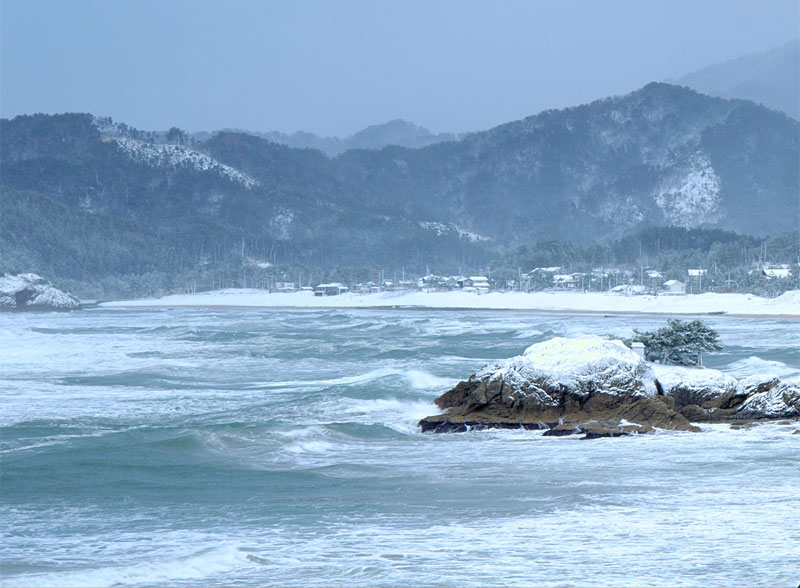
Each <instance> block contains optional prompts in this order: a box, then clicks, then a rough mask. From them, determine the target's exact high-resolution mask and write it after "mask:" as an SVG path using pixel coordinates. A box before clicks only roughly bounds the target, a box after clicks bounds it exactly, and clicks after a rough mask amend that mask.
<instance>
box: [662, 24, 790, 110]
mask: <svg viewBox="0 0 800 588" xmlns="http://www.w3.org/2000/svg"><path fill="white" fill-rule="evenodd" d="M673 83H675V84H679V85H681V86H688V87H690V88H694V89H695V90H698V91H699V92H703V93H704V94H709V95H711V96H720V97H722V98H743V99H745V100H752V101H753V102H758V103H760V104H763V105H764V106H767V107H769V108H772V109H775V110H780V111H782V112H785V113H786V114H788V115H789V116H791V117H794V118H795V119H800V40H798V39H795V40H794V41H791V42H789V43H786V44H785V45H781V46H780V47H776V48H775V49H772V50H770V51H766V52H764V53H754V54H750V55H744V56H741V57H738V58H736V59H731V60H730V61H726V62H725V63H718V64H714V65H709V66H708V67H704V68H703V69H700V70H698V71H696V72H693V73H690V74H687V75H685V76H683V77H682V78H679V79H678V80H676V81H674V82H673Z"/></svg>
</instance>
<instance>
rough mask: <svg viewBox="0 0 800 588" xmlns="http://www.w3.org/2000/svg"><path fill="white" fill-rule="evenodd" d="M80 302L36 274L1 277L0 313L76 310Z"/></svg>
mask: <svg viewBox="0 0 800 588" xmlns="http://www.w3.org/2000/svg"><path fill="white" fill-rule="evenodd" d="M80 306H81V303H80V301H79V300H78V299H77V298H75V296H73V295H72V294H68V293H66V292H62V291H61V290H59V289H57V288H54V287H53V286H52V285H51V284H50V282H48V281H47V280H45V279H44V278H42V277H41V276H38V275H36V274H18V275H3V276H0V311H23V310H76V309H78V308H80Z"/></svg>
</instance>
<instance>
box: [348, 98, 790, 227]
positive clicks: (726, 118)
mask: <svg viewBox="0 0 800 588" xmlns="http://www.w3.org/2000/svg"><path fill="white" fill-rule="evenodd" d="M799 129H800V125H798V123H797V122H796V121H794V120H792V119H790V118H789V117H787V116H786V115H783V114H781V113H777V112H774V111H770V110H768V109H766V108H764V107H761V106H757V105H755V104H753V103H750V102H746V101H739V100H733V101H728V100H720V99H717V98H711V97H708V96H703V95H701V94H698V93H696V92H694V91H692V90H689V89H688V88H680V87H676V86H670V85H668V84H655V83H653V84H649V85H648V86H646V87H644V88H642V89H641V90H638V91H636V92H633V93H631V94H628V95H625V96H620V97H614V98H609V99H605V100H600V101H597V102H593V103H591V104H587V105H583V106H578V107H575V108H569V109H566V110H558V111H547V112H544V113H541V114H539V115H536V116H532V117H528V118H526V119H524V120H521V121H515V122H511V123H508V124H505V125H502V126H499V127H496V128H494V129H491V130H489V131H485V132H481V133H473V134H471V135H468V136H467V137H465V138H464V139H462V140H461V141H458V142H454V143H442V144H439V145H433V146H429V147H425V148H423V149H419V150H413V151H412V150H404V149H400V148H393V147H389V148H386V149H384V150H382V151H380V152H365V151H351V152H348V153H345V154H343V155H342V156H341V157H340V158H339V159H340V160H341V168H340V174H342V176H343V177H355V178H358V181H359V183H360V184H361V185H363V186H365V189H366V192H367V194H368V195H369V196H370V197H372V198H375V199H376V200H378V199H379V200H381V201H383V202H386V201H391V202H395V203H397V204H398V205H401V206H402V207H403V209H404V210H408V211H414V212H415V213H416V214H420V215H427V216H443V217H447V218H451V219H453V220H454V221H455V222H457V223H460V224H462V225H464V226H468V227H471V228H473V229H475V230H476V231H478V232H481V233H485V234H488V235H490V236H492V237H495V238H496V239H498V240H500V241H502V242H507V243H517V242H526V241H528V240H529V239H530V236H531V234H533V235H535V236H537V237H539V236H543V237H558V238H562V239H568V240H579V241H593V240H597V239H602V238H606V237H610V236H621V235H622V234H624V233H625V232H627V231H629V230H631V229H632V228H636V227H640V226H646V225H669V224H671V225H679V226H685V227H695V226H710V227H718V228H724V229H728V230H735V231H738V232H742V233H755V234H767V233H771V232H775V231H785V230H789V229H790V228H792V227H793V226H795V223H796V220H797V217H798V188H797V186H798V181H799V180H800V173H799V172H798V137H799V136H800V130H799Z"/></svg>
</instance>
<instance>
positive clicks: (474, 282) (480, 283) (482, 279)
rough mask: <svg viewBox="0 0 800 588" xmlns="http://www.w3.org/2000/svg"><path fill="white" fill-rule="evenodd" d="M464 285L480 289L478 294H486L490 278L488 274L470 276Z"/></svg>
mask: <svg viewBox="0 0 800 588" xmlns="http://www.w3.org/2000/svg"><path fill="white" fill-rule="evenodd" d="M464 285H465V286H467V285H469V286H472V287H473V288H475V289H476V290H477V291H478V294H485V293H487V292H488V291H489V278H487V277H486V276H470V277H469V278H467V280H466V281H465V284H464Z"/></svg>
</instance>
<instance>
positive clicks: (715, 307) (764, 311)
mask: <svg viewBox="0 0 800 588" xmlns="http://www.w3.org/2000/svg"><path fill="white" fill-rule="evenodd" d="M102 306H104V307H121V308H142V307H145V308H178V307H181V308H193V307H195V308H196V307H202V308H208V307H214V308H314V309H326V308H327V309H332V308H374V309H387V308H395V309H410V308H420V309H421V308H425V309H437V310H466V309H470V310H502V311H529V312H569V313H576V312H580V313H591V314H594V313H615V314H628V313H636V314H669V315H705V314H713V315H729V316H740V317H748V316H752V317H763V316H774V317H782V318H800V291H797V290H794V291H790V292H786V293H785V294H783V295H781V296H779V297H777V298H761V297H759V296H755V295H752V294H714V293H706V294H694V295H686V296H663V295H662V296H622V295H616V294H609V293H599V292H585V293H584V292H531V293H521V292H491V293H489V294H483V295H479V294H476V293H472V292H419V291H407V292H381V293H376V294H343V295H340V296H313V295H311V294H307V293H269V292H267V291H264V290H254V289H228V290H217V291H211V292H202V293H197V294H175V295H171V296H165V297H163V298H157V299H139V300H118V301H113V302H104V303H102Z"/></svg>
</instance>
